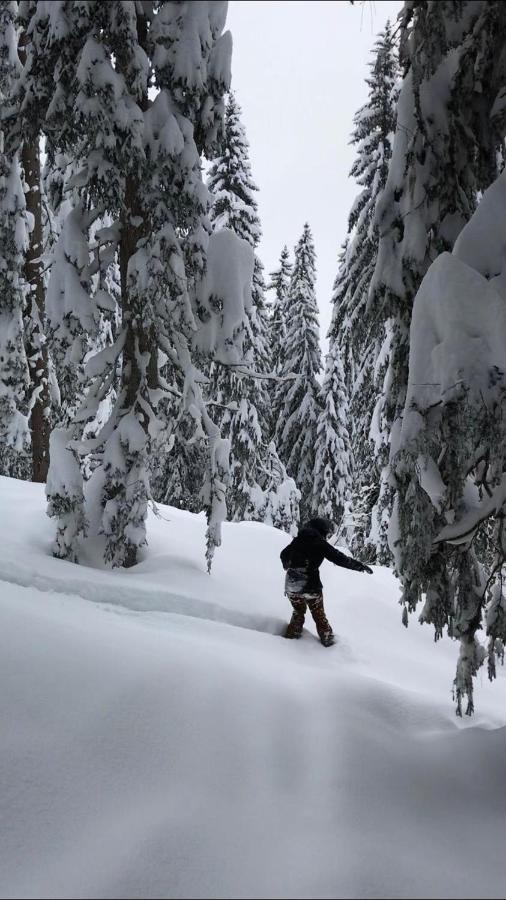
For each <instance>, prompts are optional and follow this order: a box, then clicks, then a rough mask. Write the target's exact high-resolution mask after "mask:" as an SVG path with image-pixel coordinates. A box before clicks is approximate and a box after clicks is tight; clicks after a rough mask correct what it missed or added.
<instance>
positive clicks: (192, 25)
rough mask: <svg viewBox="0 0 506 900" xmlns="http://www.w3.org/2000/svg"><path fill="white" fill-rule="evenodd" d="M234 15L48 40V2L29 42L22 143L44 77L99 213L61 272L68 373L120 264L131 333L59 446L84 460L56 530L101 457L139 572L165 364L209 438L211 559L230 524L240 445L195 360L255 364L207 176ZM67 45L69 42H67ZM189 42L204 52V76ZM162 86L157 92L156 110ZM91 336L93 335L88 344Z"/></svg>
mask: <svg viewBox="0 0 506 900" xmlns="http://www.w3.org/2000/svg"><path fill="white" fill-rule="evenodd" d="M225 13H226V4H224V3H221V2H220V3H202V4H191V5H184V4H182V5H181V4H172V3H160V4H156V15H155V7H154V5H153V4H150V3H145V4H142V5H140V4H124V3H119V2H111V3H107V4H98V3H97V4H86V5H83V4H71V5H68V6H65V7H61V8H59V9H58V10H57V11H56V10H54V11H53V15H50V16H49V19H48V20H47V22H46V24H47V28H46V30H45V31H44V30H43V29H38V30H37V28H38V24H39V22H41V21H42V19H43V17H44V15H46V17H47V16H48V10H47V4H36V5H35V6H34V5H32V4H30V5H29V6H28V14H29V22H28V25H29V30H30V31H36V32H37V34H38V39H37V41H34V42H32V43H31V45H30V54H31V56H30V60H29V65H27V67H26V68H27V73H28V75H27V78H26V79H25V82H24V84H23V85H22V86H21V91H20V92H19V96H18V97H17V98H15V101H16V111H17V113H18V115H17V124H16V125H14V126H13V127H12V130H11V141H12V143H13V144H14V145H15V144H16V140H18V141H19V139H20V138H19V135H20V132H22V124H23V123H22V119H23V115H19V112H20V111H21V112H22V113H23V111H24V110H25V108H26V109H28V108H29V105H30V100H31V98H32V97H33V96H34V95H35V94H36V91H34V90H32V88H34V87H37V85H34V84H33V78H32V76H33V73H40V90H39V93H38V95H37V97H38V100H39V102H38V104H37V107H36V109H33V110H30V111H31V112H33V114H34V115H35V116H36V117H37V116H38V118H39V121H41V122H43V123H44V129H45V131H46V133H47V135H48V140H50V141H51V142H52V143H53V145H54V146H55V147H56V148H57V149H58V150H61V151H63V152H64V153H65V152H68V153H69V154H70V153H71V154H72V156H73V158H74V160H75V161H76V165H77V172H76V175H75V176H74V179H73V182H71V184H70V185H69V187H72V186H78V187H79V189H80V192H81V197H82V199H83V201H85V202H84V203H83V202H81V203H80V204H78V205H77V207H75V209H74V210H73V211H71V213H70V214H69V216H68V217H67V220H66V223H65V226H64V229H63V230H62V236H61V241H62V245H61V251H62V252H61V253H60V257H59V264H55V265H53V267H52V272H51V282H52V284H51V285H50V294H51V298H52V310H53V313H56V315H55V316H54V317H53V318H52V322H53V324H54V323H58V322H59V323H60V325H61V326H62V327H64V328H66V329H67V345H68V351H69V355H68V358H69V361H72V362H73V363H74V364H75V363H76V361H77V363H79V365H80V364H81V363H82V361H83V359H84V354H81V351H82V350H85V351H86V350H87V349H89V347H90V340H93V333H94V332H95V331H96V327H97V320H98V318H99V317H98V313H97V310H99V309H100V305H101V304H103V302H104V300H105V299H106V298H104V296H103V293H101V292H100V290H99V284H98V283H97V282H98V281H99V279H98V278H97V276H98V273H99V271H100V269H101V266H102V264H104V265H105V267H106V268H107V266H108V265H110V264H112V260H113V259H114V256H115V253H116V252H118V254H119V267H120V280H121V327H120V328H119V330H118V334H117V336H116V339H115V341H114V344H113V345H112V346H109V347H105V348H103V349H102V350H100V352H98V353H96V354H95V355H94V356H92V357H91V358H89V359H88V360H87V363H86V368H85V370H84V371H85V378H86V385H83V388H84V389H83V391H82V402H81V404H80V407H79V409H78V410H77V412H76V415H75V416H74V417H73V421H72V426H71V428H70V431H69V430H68V429H67V433H66V434H64V435H62V434H60V437H61V438H62V439H61V440H60V439H59V438H58V435H55V445H56V444H57V445H58V446H59V447H60V448H63V449H64V450H65V452H66V453H67V454H69V456H65V454H63V457H65V459H63V457H62V456H61V454H60V455H59V460H58V461H55V468H54V469H53V472H52V473H50V478H49V479H48V496H49V501H50V507H49V508H50V512H52V513H53V514H55V515H56V516H57V517H59V512H60V510H61V512H62V514H64V515H66V514H67V513H66V503H67V500H68V499H69V493H68V491H67V485H66V479H65V471H66V469H67V468H68V469H69V471H70V469H72V474H71V477H69V482H72V489H71V491H70V495H71V496H70V501H71V504H70V505H72V504H73V503H74V501H75V503H76V504H77V506H79V503H80V501H79V490H80V489H78V487H77V482H78V479H77V471H78V470H79V469H80V466H79V464H78V461H77V460H76V461H75V462H76V465H74V466H73V467H72V465H71V464H70V456H74V457H75V455H76V454H78V455H79V456H80V457H81V458H82V457H83V456H86V455H89V454H90V453H94V454H95V455H97V454H98V455H100V465H99V466H98V473H99V477H100V479H101V487H100V490H99V491H98V494H97V495H98V497H99V499H100V504H101V515H100V519H101V527H102V531H103V533H104V534H105V538H106V547H105V557H106V559H107V560H109V561H110V562H111V563H112V564H113V565H118V564H120V565H131V564H133V563H134V562H135V561H136V558H137V552H138V548H139V547H140V546H142V544H143V543H145V519H146V511H147V502H148V499H149V496H150V487H149V475H148V460H149V455H150V451H151V446H152V441H153V440H154V438H155V437H156V434H157V433H158V431H159V429H160V426H161V422H160V420H159V418H158V414H157V409H156V407H157V403H158V401H159V399H160V397H161V396H162V395H164V392H165V391H168V392H169V393H170V391H171V386H170V385H166V386H164V385H163V382H162V381H161V380H160V375H159V367H158V360H159V358H160V351H162V352H163V353H165V355H166V357H168V358H170V359H171V360H172V362H173V363H174V365H175V366H176V367H177V368H178V369H179V370H180V371H181V372H182V373H183V374H184V392H183V394H182V395H180V402H181V404H182V405H183V406H184V407H185V408H187V409H191V410H192V414H193V415H194V416H195V417H196V418H197V419H198V420H199V423H200V427H202V429H203V431H204V432H205V433H206V435H207V436H208V438H209V456H208V483H207V489H206V508H207V512H208V525H209V527H208V553H207V556H208V561H209V560H210V559H211V557H212V553H213V548H214V546H216V545H217V544H218V543H219V539H220V538H219V533H220V523H221V521H222V519H223V517H224V515H225V512H226V508H225V503H224V488H225V481H226V474H227V458H228V443H227V442H226V441H222V440H221V438H220V435H219V431H218V429H217V427H216V426H215V424H214V422H213V421H212V419H211V418H210V416H209V414H208V413H207V410H206V408H205V404H204V402H203V399H202V396H201V392H200V386H199V383H198V370H197V369H196V367H195V365H194V361H193V354H194V352H198V353H202V352H206V353H218V354H219V355H221V356H222V357H223V358H224V359H225V360H227V361H230V362H236V361H238V359H240V357H241V355H242V347H241V340H242V329H241V320H242V316H243V314H244V304H246V305H247V303H248V302H249V301H248V299H247V295H246V293H245V292H244V291H245V289H243V288H241V283H242V282H244V278H246V277H251V275H249V276H248V273H249V272H250V268H249V266H250V263H249V255H248V253H246V254H245V251H244V250H243V248H242V247H241V246H239V244H238V243H237V241H236V240H232V237H233V236H231V239H230V240H229V239H228V238H227V239H226V240H225V241H222V242H215V243H214V244H213V252H212V253H211V252H210V251H211V241H210V240H209V238H208V234H209V225H208V223H207V220H206V211H207V204H208V195H207V192H206V190H205V188H204V186H203V185H202V182H201V171H200V154H201V153H202V152H207V153H209V152H210V151H212V149H213V147H214V144H215V142H216V139H217V137H218V134H219V129H220V121H221V114H222V100H221V97H222V95H223V93H224V91H225V90H226V89H227V87H228V79H229V59H230V46H231V45H230V35H229V34H228V33H225V34H223V35H222V34H221V32H222V29H223V26H224V22H225ZM30 16H31V18H30ZM62 35H63V36H64V37H65V40H63V41H61V40H60V42H58V41H59V39H60V38H61V37H62ZM190 45H191V46H196V47H199V48H200V50H199V53H200V57H198V58H196V59H193V65H192V66H188V46H190ZM203 71H204V72H205V77H203V76H202V72H203ZM33 77H34V76H33ZM31 79H32V80H31ZM151 81H153V82H154V83H155V85H156V87H157V94H156V96H155V97H154V99H152V100H151V99H150V98H149V97H148V93H147V89H148V84H149V83H150V82H151ZM25 101H26V102H25ZM14 118H15V119H16V116H15V117H14ZM99 214H100V215H109V216H110V217H111V218H112V223H113V224H112V225H111V226H110V227H107V228H103V229H101V230H100V231H101V233H100V234H98V235H97V234H95V235H93V242H91V240H90V238H91V235H92V229H93V226H94V222H95V221H96V218H97V216H98V215H99ZM72 232H75V234H73V233H72ZM74 237H77V240H74V239H73V238H74ZM65 241H67V247H68V246H72V247H73V248H74V249H73V252H72V254H71V255H70V256H68V255H66V254H65V253H64V252H63V251H64V246H65ZM208 243H209V248H208V249H209V252H208V253H206V249H207V244H208ZM222 253H225V255H226V257H227V263H225V262H224V260H223V259H222V260H221V263H220V265H218V262H219V260H218V257H219V256H220V254H222ZM206 259H207V271H206ZM227 264H228V265H227ZM220 266H221V267H220ZM222 270H226V271H228V272H229V273H230V272H231V273H232V276H231V277H232V278H233V277H234V276H235V278H236V286H238V287H239V289H240V294H239V298H238V297H237V294H236V293H233V292H232V288H231V284H230V283H228V282H227V283H225V284H219V285H217V281H218V282H219V276H220V273H221V272H222ZM64 275H65V277H64ZM218 288H219V289H220V290H221V291H222V294H221V295H220V293H219V292H218ZM217 301H218V304H219V308H216V306H215V304H216V302H217ZM58 305H59V309H58ZM80 323H81V324H82V323H84V324H85V326H86V327H84V328H82V329H81V343H80V338H79V336H78V334H77V327H78V324H80ZM218 323H219V324H218ZM232 324H233V329H232ZM197 345H198V346H197ZM118 366H119V368H120V389H119V393H118V397H117V401H116V403H115V405H114V408H113V410H112V411H111V415H110V416H109V418H108V420H107V421H106V422H105V424H104V426H103V428H102V429H101V431H100V433H99V434H98V435H97V436H96V437H95V438H94V439H92V440H88V441H86V440H83V438H84V437H85V429H86V427H87V425H88V423H89V422H91V421H94V420H95V418H96V415H97V410H98V408H99V406H100V403H101V402H102V401H103V399H104V397H106V396H107V394H108V393H109V391H110V387H111V384H112V382H113V379H114V377H115V374H116V372H117V369H118ZM63 431H65V428H64V429H63ZM57 438H58V439H57ZM58 462H59V463H60V465H59V467H58V464H57V463H58ZM62 463H65V465H62ZM67 463H68V466H66V464H67ZM60 475H61V477H59V476H60ZM74 483H75V484H74ZM74 488H75V489H74ZM76 509H77V507H76ZM77 520H79V529H78V528H77V527H74V528H70V532H72V531H73V532H74V533H77V531H78V530H82V527H84V526H83V523H82V521H81V517H80V514H79V513H76V521H77ZM62 526H63V532H64V533H65V534H67V533H69V528H68V523H66V522H65V521H63V520H62ZM73 543H74V541H73V539H72V540H71V541H70V543H69V542H68V541H66V539H65V540H63V541H62V546H60V547H57V552H61V553H62V554H63V555H73V554H74V552H75V550H74V548H73V546H71V544H73Z"/></svg>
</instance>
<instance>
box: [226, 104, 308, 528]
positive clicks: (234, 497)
mask: <svg viewBox="0 0 506 900" xmlns="http://www.w3.org/2000/svg"><path fill="white" fill-rule="evenodd" d="M208 185H209V188H210V190H211V192H212V194H213V197H214V201H213V208H212V221H213V227H214V229H215V230H219V229H220V228H223V227H226V228H230V229H232V230H233V231H234V232H235V233H236V234H237V235H238V236H239V237H240V238H243V239H244V240H246V241H247V242H248V243H249V244H250V246H251V247H252V248H253V249H256V247H257V246H258V243H259V240H260V237H261V227H260V219H259V216H258V204H257V201H256V197H255V194H256V192H257V190H258V188H257V186H256V184H255V183H254V181H253V178H252V174H251V165H250V160H249V145H248V141H247V138H246V134H245V130H244V126H243V124H242V121H241V109H240V106H239V104H238V102H237V100H236V98H235V96H234V95H233V94H232V93H231V94H229V98H228V102H227V107H226V113H225V128H224V135H223V145H222V148H221V153H220V156H219V157H218V158H217V159H215V160H214V161H213V163H212V165H211V167H210V170H209V178H208ZM265 290H266V288H265V283H264V276H263V265H262V263H261V261H260V259H259V257H258V255H257V254H256V253H255V257H254V269H253V284H252V305H251V309H250V310H249V313H248V316H247V319H246V323H245V324H246V330H245V336H244V360H245V363H246V365H247V367H248V368H249V369H250V370H252V371H253V372H255V373H259V374H267V373H268V372H270V370H271V363H270V347H269V340H268V318H267V316H268V313H267V305H266V301H265ZM211 383H212V385H213V387H212V393H213V395H214V396H216V397H217V399H218V400H219V402H220V403H221V404H223V406H224V407H225V408H224V410H223V413H222V416H221V428H222V431H223V434H224V435H225V436H227V437H228V438H229V439H230V444H231V466H230V482H229V489H228V495H227V497H228V506H229V514H230V516H231V518H234V519H238V520H242V519H258V520H262V519H263V518H264V517H265V515H266V508H267V505H269V507H270V508H271V510H272V508H273V507H272V496H273V494H274V493H275V491H276V485H278V486H279V488H280V489H281V490H283V491H286V485H285V486H284V487H283V481H284V480H285V478H283V481H279V476H280V473H282V472H283V468H282V466H281V465H280V464H279V463H278V462H277V461H276V454H275V449H273V448H272V447H271V446H270V432H271V420H270V402H269V393H268V389H267V387H266V380H264V379H262V378H256V377H248V376H247V375H245V374H243V373H240V372H238V371H231V370H230V369H226V368H225V369H223V367H221V366H219V365H213V366H212V370H211ZM285 477H286V473H285ZM290 490H293V491H294V492H295V486H294V485H293V483H291V485H290ZM268 497H270V498H271V499H270V500H269V501H268ZM291 506H292V507H293V508H296V497H295V495H294V497H293V498H292V501H291ZM269 515H271V518H272V515H274V519H276V515H275V514H272V513H270V514H269Z"/></svg>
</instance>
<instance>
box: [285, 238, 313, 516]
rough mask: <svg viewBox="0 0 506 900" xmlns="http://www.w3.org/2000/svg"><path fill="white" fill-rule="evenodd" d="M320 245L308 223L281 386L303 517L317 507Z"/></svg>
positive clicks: (291, 470) (298, 254)
mask: <svg viewBox="0 0 506 900" xmlns="http://www.w3.org/2000/svg"><path fill="white" fill-rule="evenodd" d="M315 278H316V275H315V250H314V244H313V238H312V235H311V230H310V228H309V225H308V224H307V223H306V224H305V225H304V230H303V233H302V236H301V238H300V240H299V242H298V244H297V246H296V248H295V262H294V267H293V273H292V277H291V279H290V287H289V290H288V300H287V309H288V315H287V334H286V355H285V359H284V367H283V373H282V374H283V376H289V375H294V376H295V377H294V378H293V379H292V380H291V381H286V382H281V383H280V384H279V387H278V400H277V405H278V408H279V409H280V415H279V419H278V422H277V425H276V432H275V436H276V445H277V447H278V452H279V455H280V457H281V459H282V461H283V463H284V464H285V465H286V469H287V471H288V474H289V475H291V477H292V478H294V480H295V482H296V484H297V487H298V488H299V490H300V492H301V516H302V517H307V516H309V515H311V513H312V512H313V496H314V491H313V479H314V470H315V445H316V431H317V426H318V418H319V415H320V411H321V407H322V403H321V388H320V385H319V383H318V380H317V375H318V373H319V372H320V370H321V351H320V344H319V330H318V308H317V304H316V296H315Z"/></svg>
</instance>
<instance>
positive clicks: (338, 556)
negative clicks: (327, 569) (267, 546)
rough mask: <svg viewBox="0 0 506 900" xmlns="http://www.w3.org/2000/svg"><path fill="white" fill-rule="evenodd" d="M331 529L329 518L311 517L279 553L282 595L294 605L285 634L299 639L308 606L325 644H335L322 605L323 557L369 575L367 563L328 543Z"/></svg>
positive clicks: (337, 564) (370, 570) (328, 645)
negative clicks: (321, 568) (281, 572)
mask: <svg viewBox="0 0 506 900" xmlns="http://www.w3.org/2000/svg"><path fill="white" fill-rule="evenodd" d="M331 531H332V523H331V522H329V520H328V519H311V520H310V521H309V522H306V524H305V525H302V527H301V528H300V529H299V533H298V535H297V537H296V538H294V539H293V541H292V542H291V544H288V546H287V547H285V548H284V550H282V551H281V553H280V557H281V562H282V563H283V568H284V569H285V571H286V579H285V594H286V596H287V597H288V599H289V600H290V603H291V604H292V607H293V614H292V618H291V621H290V624H289V625H288V627H287V629H286V632H285V637H287V638H300V636H301V634H302V626H303V625H304V618H305V615H306V606H307V607H309V610H310V612H311V615H312V616H313V619H314V621H315V625H316V630H317V631H318V636H319V638H320V640H321V642H322V644H323V646H324V647H330V646H331V645H332V644H333V643H334V634H333V632H332V628H331V626H330V623H329V621H328V619H327V616H326V615H325V609H324V608H323V594H322V590H323V588H322V583H321V580H320V573H319V571H318V570H319V568H320V566H321V564H322V562H323V560H324V559H328V560H330V562H333V563H334V564H335V565H336V566H343V567H344V568H345V569H354V570H355V571H356V572H368V573H369V575H372V569H370V568H369V566H366V565H364V564H363V563H361V562H358V560H356V559H352V558H351V556H346V555H345V554H344V553H340V552H339V550H336V548H335V547H333V546H332V544H329V543H328V541H327V536H328V535H329V534H330V532H331Z"/></svg>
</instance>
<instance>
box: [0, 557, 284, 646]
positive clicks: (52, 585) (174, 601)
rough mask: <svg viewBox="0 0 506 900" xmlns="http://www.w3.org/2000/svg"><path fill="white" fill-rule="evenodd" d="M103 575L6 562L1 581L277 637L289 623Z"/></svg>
mask: <svg viewBox="0 0 506 900" xmlns="http://www.w3.org/2000/svg"><path fill="white" fill-rule="evenodd" d="M67 565H69V564H67ZM72 565H73V564H72ZM86 571H93V572H100V571H101V570H97V569H92V570H89V569H86V568H84V567H83V572H86ZM103 574H104V575H105V576H106V578H105V579H104V581H101V582H97V581H95V580H92V581H87V580H86V579H85V578H82V577H77V578H76V577H74V578H69V577H68V575H67V574H66V573H64V574H63V577H62V578H58V577H54V576H50V575H41V574H36V573H35V572H33V571H31V570H30V569H27V570H24V569H23V570H22V569H20V568H19V567H18V566H16V565H12V564H10V565H9V564H7V565H6V564H5V563H4V564H3V565H2V567H1V568H0V581H2V582H4V583H6V584H15V585H18V586H19V587H32V588H36V590H38V591H41V592H42V593H55V594H65V595H67V596H68V595H73V596H77V597H80V598H81V600H86V601H90V602H92V603H97V604H100V605H103V606H105V605H109V606H116V607H121V608H123V609H127V610H130V611H132V612H159V613H169V614H173V615H178V616H190V617H191V618H195V619H204V620H205V621H208V622H218V623H219V624H222V625H231V626H232V627H234V628H245V629H247V630H249V631H258V632H260V633H263V634H271V635H275V636H280V635H281V634H282V633H283V630H284V628H285V627H286V622H284V621H283V620H282V619H276V618H274V617H270V616H259V615H255V614H254V613H244V612H241V611H240V610H234V609H229V608H228V607H226V606H222V605H220V604H219V603H213V602H210V601H208V600H202V599H200V598H198V599H197V598H195V597H192V596H187V597H185V596H184V595H182V594H175V593H171V592H170V591H169V590H163V588H162V587H161V586H155V585H153V587H152V588H151V589H150V590H145V589H142V588H140V585H139V586H138V585H135V587H134V586H131V585H126V584H125V583H124V580H123V579H125V576H124V575H123V574H122V575H120V576H119V577H120V578H122V581H121V583H116V584H114V583H111V584H108V583H107V580H106V579H107V578H110V579H111V581H112V580H113V579H114V575H113V574H112V573H110V572H109V571H107V570H105V571H104V573H103ZM134 577H135V574H134ZM126 578H128V576H126Z"/></svg>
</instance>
